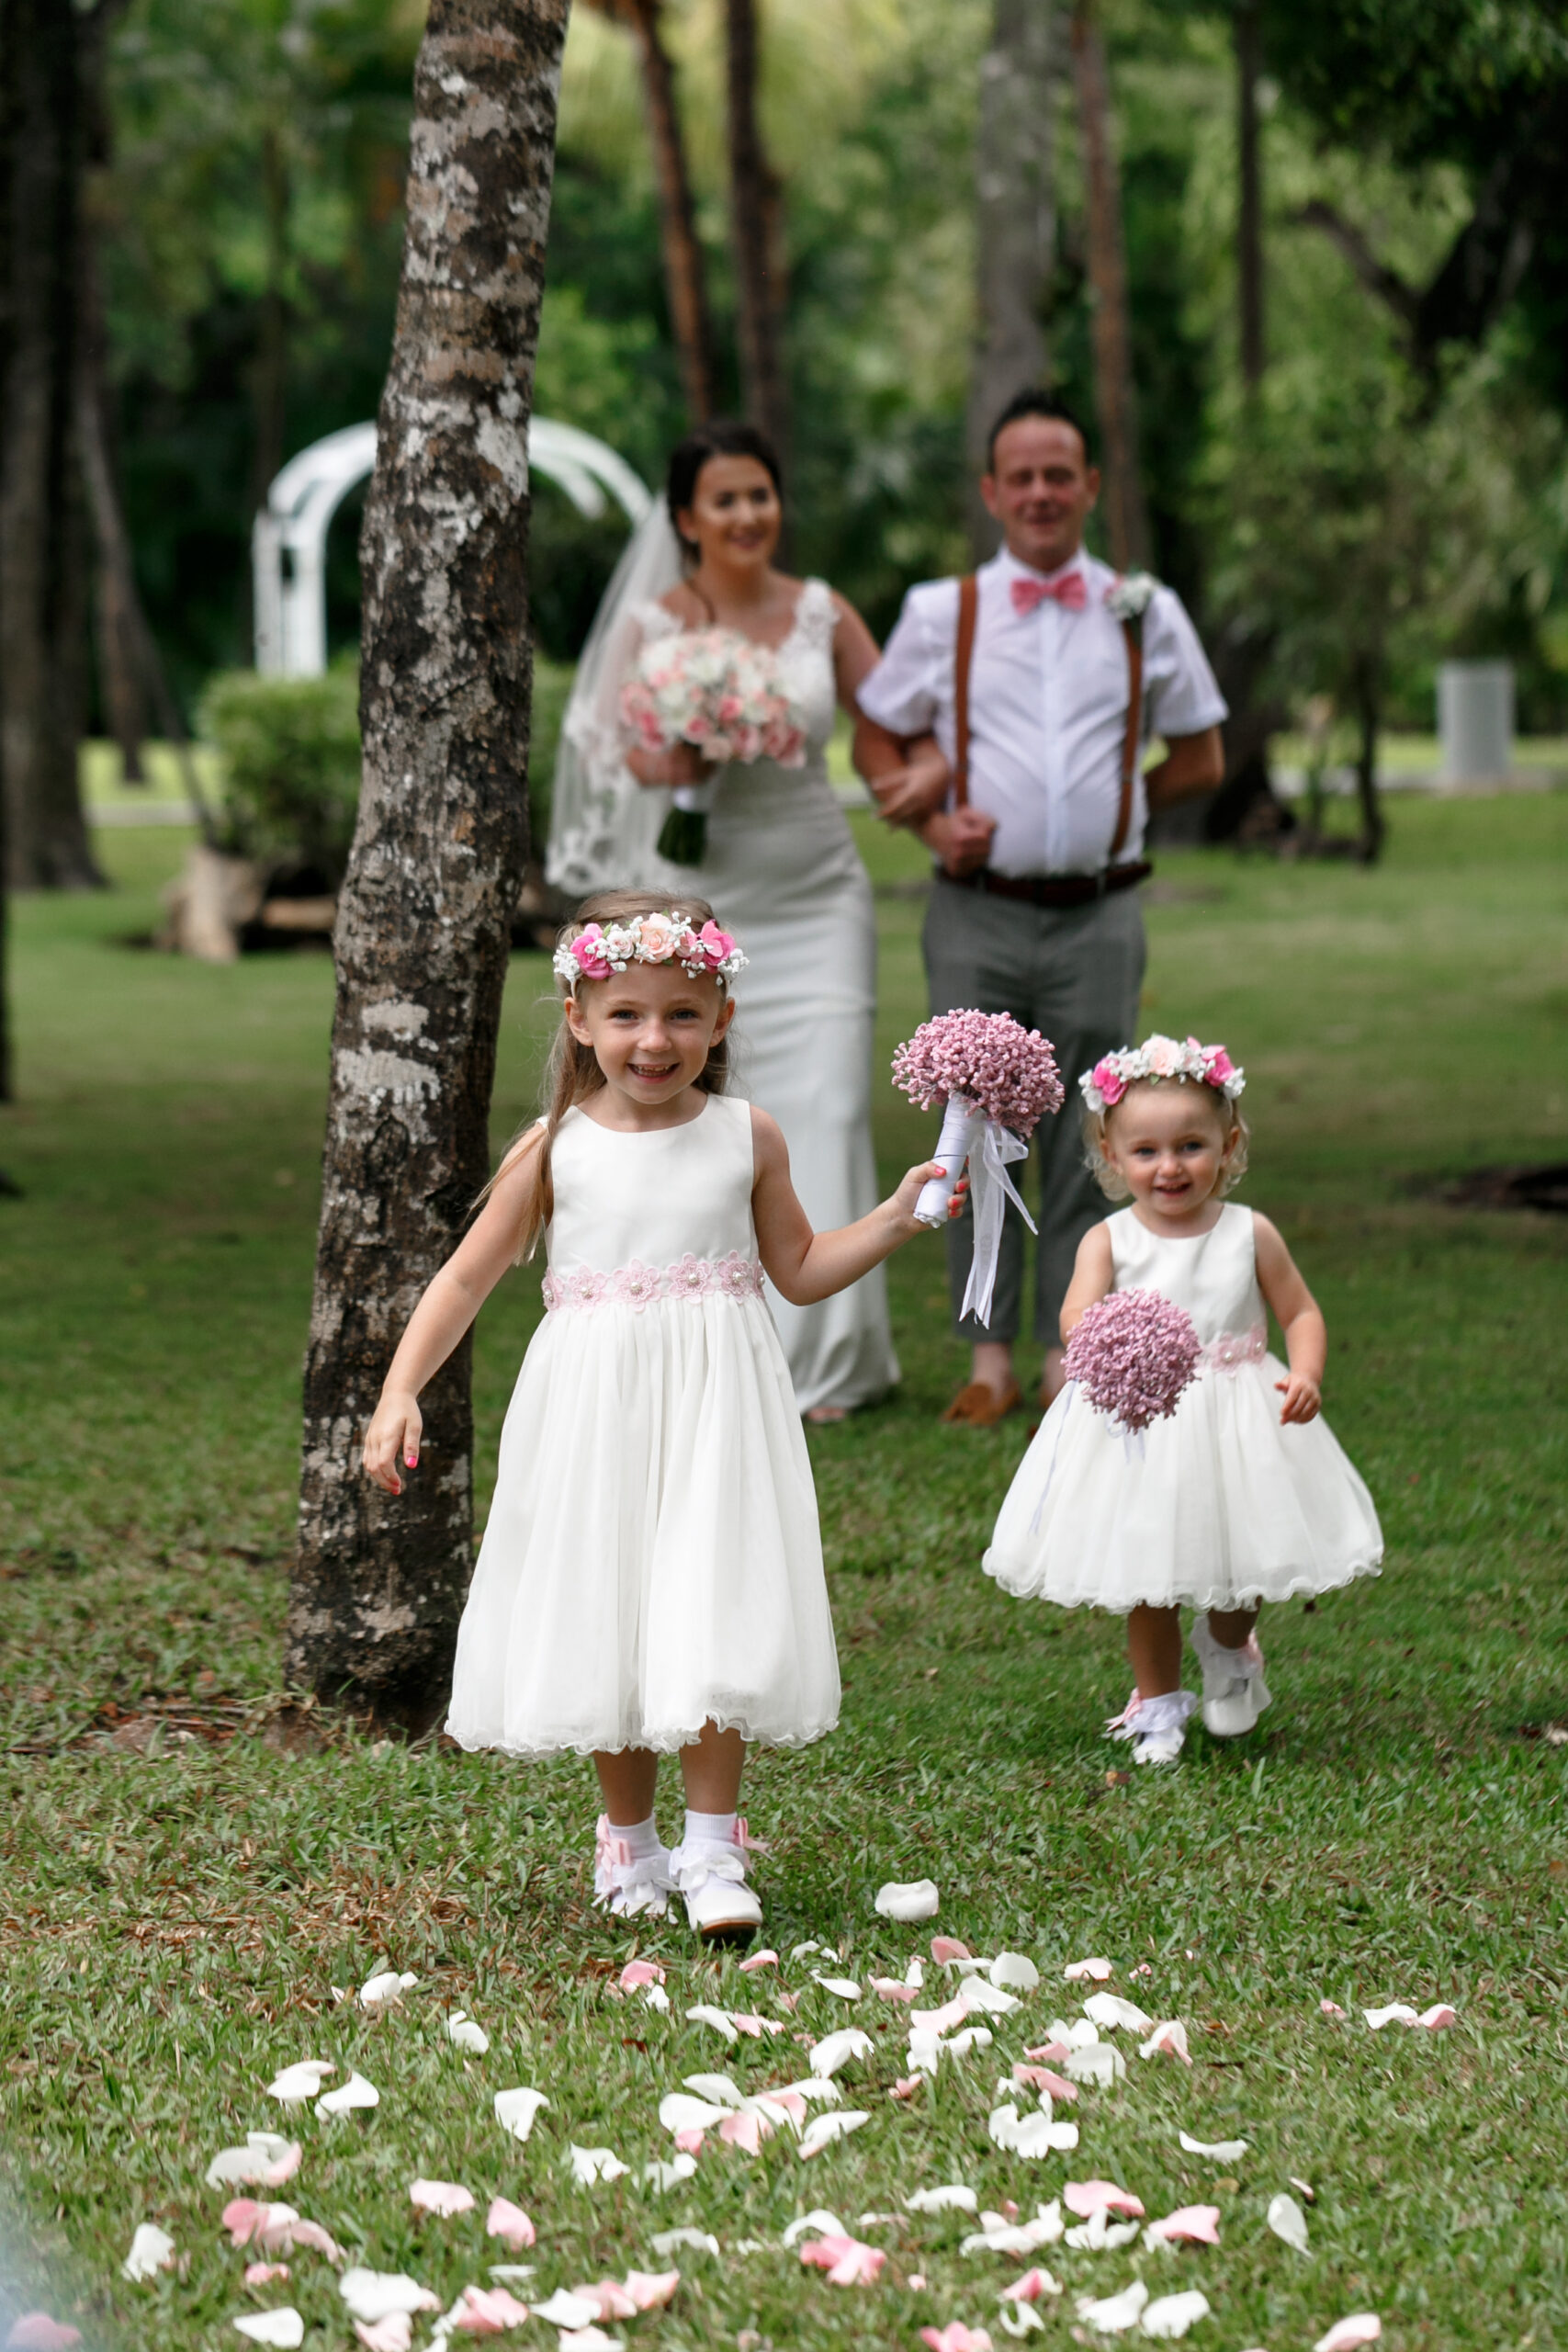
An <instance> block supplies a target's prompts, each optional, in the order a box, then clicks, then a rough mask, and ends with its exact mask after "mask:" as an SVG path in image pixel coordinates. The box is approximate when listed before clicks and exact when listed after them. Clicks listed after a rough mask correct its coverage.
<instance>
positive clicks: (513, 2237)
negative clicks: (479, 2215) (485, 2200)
mask: <svg viewBox="0 0 1568 2352" xmlns="http://www.w3.org/2000/svg"><path fill="white" fill-rule="evenodd" d="M485 2234H486V2236H487V2237H492V2238H500V2239H502V2241H503V2243H504V2244H505V2245H509V2246H513V2247H515V2248H520V2247H523V2246H530V2245H533V2243H534V2240H535V2236H536V2231H535V2228H534V2224H533V2222H531V2221H530V2220H529V2219H528V2216H527V2214H526V2213H525V2211H523V2208H522V2206H521V2205H514V2204H513V2202H512V2199H510V2197H492V2198H491V2200H490V2211H489V2213H488V2214H487V2215H486V2216H485Z"/></svg>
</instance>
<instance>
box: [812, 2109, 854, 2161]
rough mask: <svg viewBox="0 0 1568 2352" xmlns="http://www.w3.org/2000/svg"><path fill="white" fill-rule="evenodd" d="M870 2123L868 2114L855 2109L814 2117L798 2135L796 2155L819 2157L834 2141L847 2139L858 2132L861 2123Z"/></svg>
mask: <svg viewBox="0 0 1568 2352" xmlns="http://www.w3.org/2000/svg"><path fill="white" fill-rule="evenodd" d="M870 2121H871V2116H870V2114H869V2112H868V2111H867V2110H866V2109H863V2108H856V2107H848V2108H845V2109H842V2110H841V2111H840V2113H839V2114H836V2115H814V2116H813V2117H812V2119H811V2120H810V2122H809V2123H808V2124H807V2127H806V2129H805V2131H803V2132H802V2133H801V2135H800V2147H799V2151H798V2153H799V2154H800V2155H801V2156H802V2157H808V2156H819V2155H820V2154H821V2153H822V2151H823V2149H824V2148H829V2147H831V2146H832V2144H833V2143H834V2141H835V2140H844V2139H847V2138H848V2137H849V2135H850V2133H851V2132H852V2131H859V2130H860V2127H861V2125H862V2124H863V2123H869V2122H870Z"/></svg>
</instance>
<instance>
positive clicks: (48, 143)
mask: <svg viewBox="0 0 1568 2352" xmlns="http://www.w3.org/2000/svg"><path fill="white" fill-rule="evenodd" d="M100 20H101V12H100V11H98V10H78V9H77V8H75V7H73V6H72V5H71V0H3V5H0V76H3V79H4V90H3V93H0V112H3V114H4V121H5V128H4V132H3V134H0V158H3V161H0V168H3V169H4V172H5V176H6V218H7V220H9V222H10V223H11V224H12V225H11V233H10V234H9V235H8V236H7V237H6V243H5V248H4V252H3V253H0V275H3V277H4V279H5V288H4V297H3V300H4V311H5V322H4V323H5V334H4V340H3V343H0V770H3V788H4V792H5V797H6V836H7V843H6V867H7V873H8V876H9V878H10V881H11V883H12V884H13V886H14V887H16V888H22V889H83V888H91V887H93V886H94V885H96V883H98V882H99V881H100V880H101V878H102V877H101V876H100V875H99V873H98V870H97V867H96V864H95V862H94V858H93V853H92V848H91V845H90V843H89V842H88V839H87V829H86V824H85V820H84V817H83V812H82V798H81V792H80V788H79V786H78V782H77V772H76V752H77V745H78V743H79V742H80V741H81V737H82V732H83V723H84V718H85V708H86V689H87V661H86V633H87V562H86V532H85V512H84V503H83V497H82V481H81V467H80V462H79V453H78V448H77V442H76V430H75V410H76V356H77V275H78V265H79V258H80V209H79V203H78V193H79V190H78V181H79V176H80V171H81V162H82V147H83V137H82V133H83V108H82V91H81V85H80V78H79V74H78V62H79V61H78V45H79V43H81V42H84V41H86V40H93V39H96V37H97V34H98V32H99V29H100Z"/></svg>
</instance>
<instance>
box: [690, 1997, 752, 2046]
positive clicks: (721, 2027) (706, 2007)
mask: <svg viewBox="0 0 1568 2352" xmlns="http://www.w3.org/2000/svg"><path fill="white" fill-rule="evenodd" d="M686 2015H687V2017H688V2018H689V2019H690V2020H691V2022H692V2024H693V2025H711V2026H712V2028H713V2030H714V2031H715V2032H716V2033H721V2034H723V2036H724V2038H725V2040H726V2041H738V2040H739V2036H738V2035H737V2033H736V2030H735V2028H734V2027H733V2026H732V2025H731V2024H730V2022H729V2012H728V2009H716V2008H715V2007H714V2005H713V2003H712V2002H711V2001H694V2003H693V2005H692V2007H690V2008H689V2009H688V2010H687V2011H686Z"/></svg>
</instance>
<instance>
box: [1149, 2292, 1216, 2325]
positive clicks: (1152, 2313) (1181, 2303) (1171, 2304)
mask: <svg viewBox="0 0 1568 2352" xmlns="http://www.w3.org/2000/svg"><path fill="white" fill-rule="evenodd" d="M1208 2316H1209V2299H1208V2297H1207V2296H1206V2295H1201V2294H1200V2293H1199V2292H1198V2290H1197V2289H1196V2288H1195V2287H1190V2288H1189V2289H1188V2290H1187V2292H1186V2293H1185V2294H1183V2295H1161V2296H1160V2298H1159V2300H1158V2301H1157V2302H1153V2303H1149V2304H1147V2305H1145V2311H1144V2316H1143V2318H1142V2320H1141V2321H1140V2322H1139V2325H1140V2326H1141V2327H1142V2329H1143V2331H1144V2334H1145V2335H1166V2336H1171V2335H1186V2333H1187V2331H1188V2329H1189V2328H1190V2327H1195V2326H1196V2325H1197V2324H1198V2322H1199V2321H1200V2320H1201V2319H1207V2318H1208Z"/></svg>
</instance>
